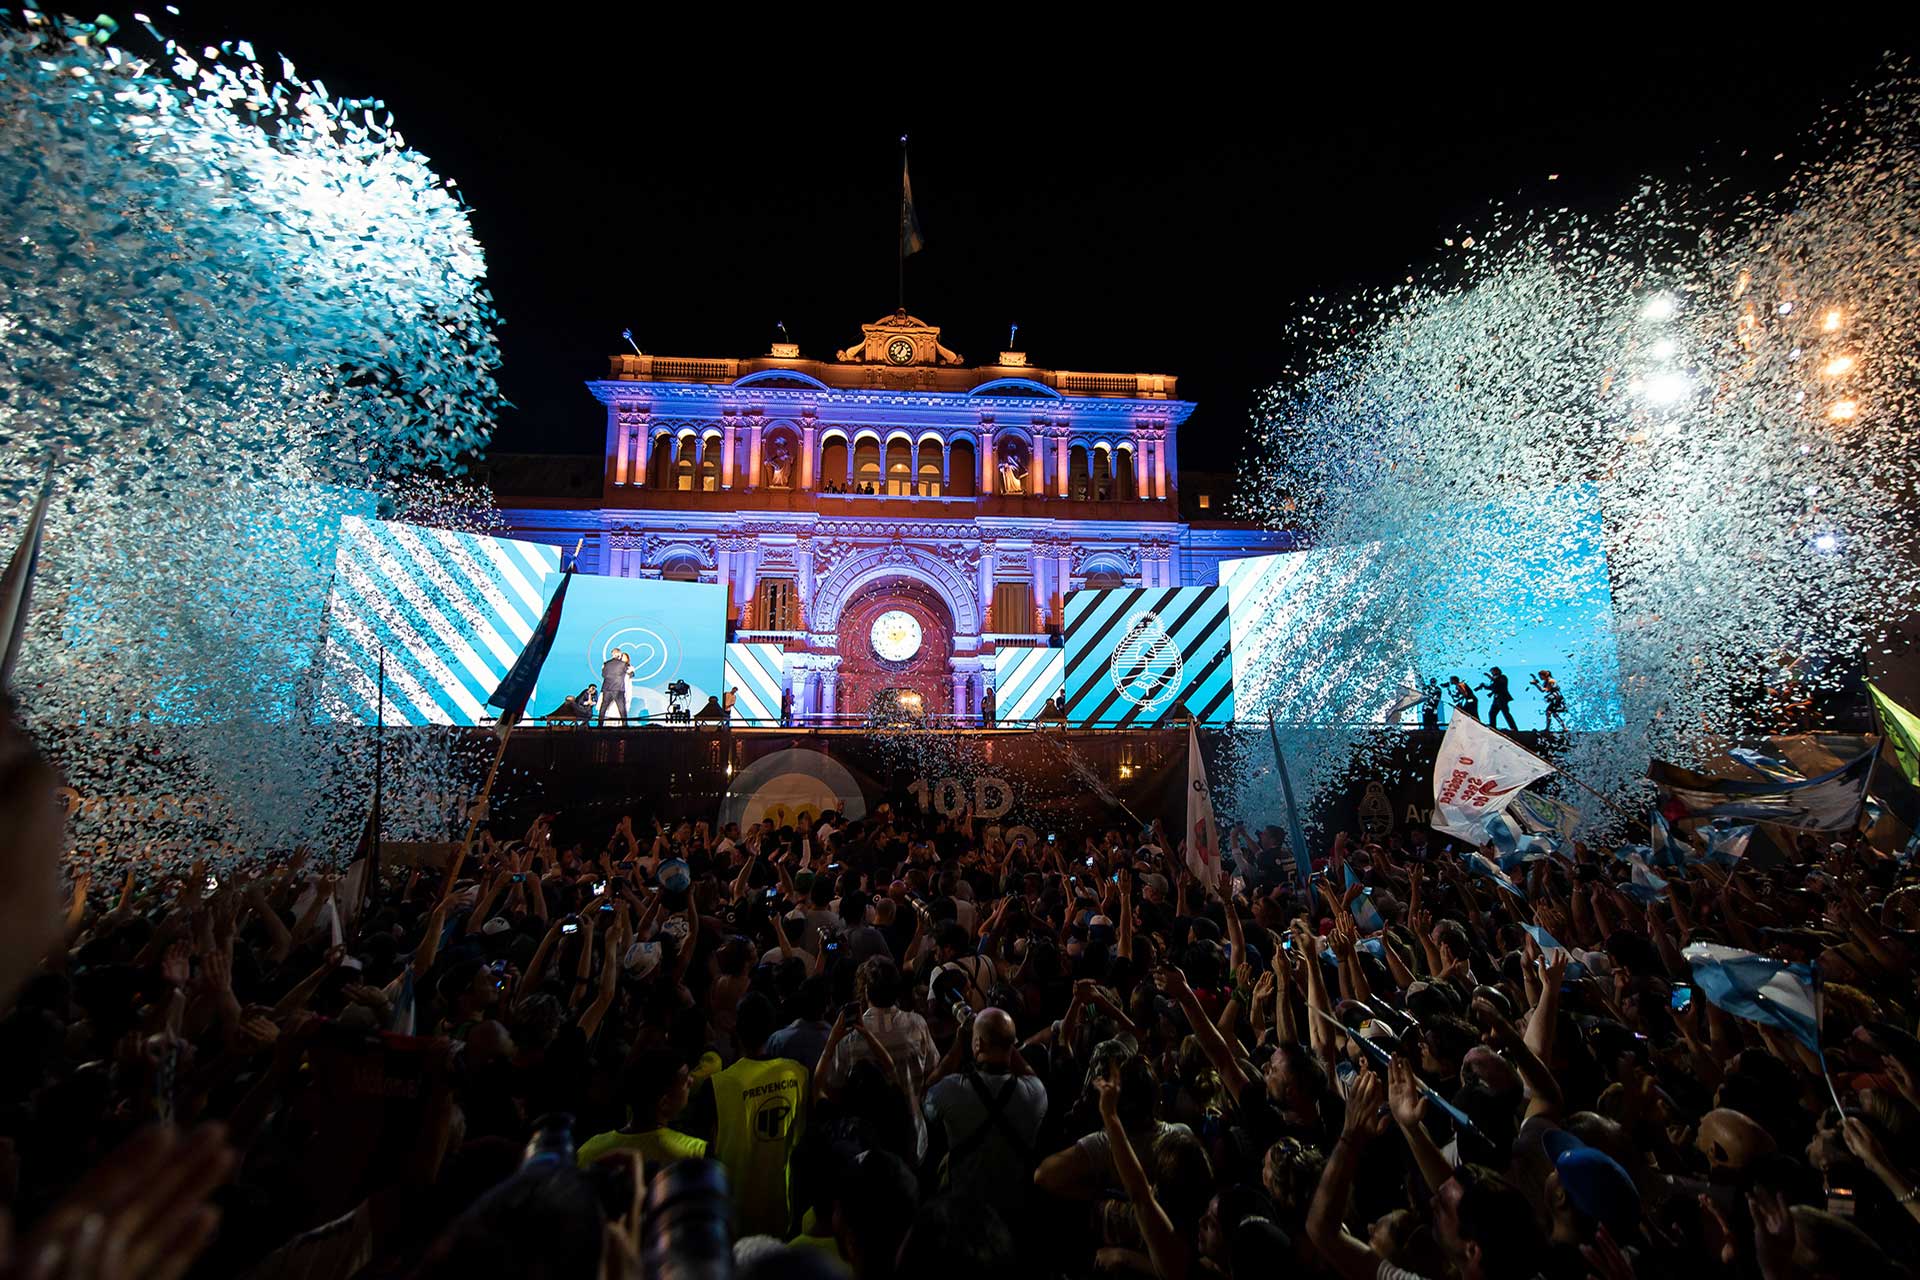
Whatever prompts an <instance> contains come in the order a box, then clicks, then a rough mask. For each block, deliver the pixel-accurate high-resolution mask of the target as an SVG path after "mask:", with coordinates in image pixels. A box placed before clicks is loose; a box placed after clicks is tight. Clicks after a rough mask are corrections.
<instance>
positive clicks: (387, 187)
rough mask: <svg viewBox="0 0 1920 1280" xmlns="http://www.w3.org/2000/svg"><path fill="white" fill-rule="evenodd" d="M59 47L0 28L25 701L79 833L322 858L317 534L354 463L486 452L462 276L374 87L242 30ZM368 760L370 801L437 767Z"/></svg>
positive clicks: (4, 396)
mask: <svg viewBox="0 0 1920 1280" xmlns="http://www.w3.org/2000/svg"><path fill="white" fill-rule="evenodd" d="M78 30H79V29H78V28H75V27H73V26H72V25H71V24H68V25H67V27H66V28H65V29H63V30H56V29H55V24H54V23H53V22H52V21H51V20H49V19H46V18H43V17H40V16H39V15H36V14H32V13H28V14H26V15H25V16H24V17H22V18H21V19H20V20H19V21H18V22H13V21H10V20H8V19H0V175H3V178H4V185H5V189H6V190H7V192H8V207H7V212H6V214H5V221H4V234H3V235H0V496H4V498H5V499H6V500H9V501H11V502H12V503H13V504H15V505H16V507H17V506H18V504H19V502H20V501H21V498H22V496H23V495H24V494H25V493H26V491H27V489H28V488H29V487H30V485H31V482H32V477H33V475H34V474H35V473H36V471H37V470H38V469H39V468H40V467H41V466H42V464H43V460H44V459H45V457H46V456H47V455H48V454H49V452H50V451H51V450H53V449H54V448H56V447H64V449H65V456H66V459H67V461H66V462H65V463H63V465H62V467H61V469H60V472H59V486H60V488H59V499H58V506H57V508H56V510H55V511H54V513H53V514H52V515H51V517H50V519H49V525H48V530H47V537H46V550H45V554H44V556H43V558H42V561H41V566H40V579H41V587H40V594H39V596H38V598H37V600H36V606H37V608H36V614H35V617H34V620H33V624H32V629H31V632H30V634H29V636H28V642H27V647H26V652H25V656H24V659H23V662H22V666H21V669H20V672H19V686H20V687H19V690H18V692H19V694H20V697H21V701H22V706H23V709H24V712H25V714H26V716H27V718H28V719H29V722H30V723H31V724H32V725H33V726H34V728H35V731H36V732H37V733H38V734H39V736H40V737H41V740H42V741H43V742H44V743H46V744H47V745H48V747H49V748H50V749H51V750H52V752H53V754H54V755H55V756H56V757H57V759H58V760H59V762H60V764H61V765H62V767H63V768H64V769H65V770H66V771H67V774H68V776H69V779H70V781H71V782H72V784H73V788H74V792H75V793H77V795H78V796H79V797H80V800H79V806H80V807H79V810H78V812H77V813H76V816H75V822H74V824H73V827H74V834H75V840H76V845H77V847H79V848H82V849H86V850H89V851H98V852H99V853H100V855H101V856H103V857H106V858H109V859H128V858H138V857H141V856H142V855H143V853H144V856H147V857H151V858H171V857H181V856H187V855H189V854H191V853H193V852H198V851H204V850H206V849H207V848H209V847H211V846H210V845H209V842H210V841H219V842H224V846H223V847H222V848H221V849H220V851H222V852H225V853H229V854H237V853H240V852H246V851H255V850H260V849H263V848H275V847H285V846H288V845H291V844H294V843H296V842H301V841H306V842H311V843H314V844H315V845H317V846H320V847H321V848H322V849H323V850H324V851H331V852H335V853H337V852H339V851H341V850H342V849H343V848H350V847H351V843H352V835H353V833H355V832H357V830H358V826H359V823H360V816H361V815H362V814H363V813H364V812H365V805H366V797H367V794H368V791H369V790H370V787H369V778H370V772H371V755H372V742H371V735H370V734H365V733H361V734H357V735H355V734H346V733H340V732H338V731H335V730H333V729H330V728H329V729H325V730H322V729H316V728H315V727H314V726H313V725H312V723H311V716H310V709H311V695H312V680H313V675H314V672H313V670H312V655H313V654H314V652H315V648H316V645H315V641H316V638H317V636H318V635H320V634H321V633H322V631H323V626H322V611H323V609H324V601H325V599H326V593H327V586H328V575H329V573H330V571H331V568H332V554H331V540H332V538H333V535H334V531H335V530H337V527H338V523H339V520H340V518H341V516H342V515H343V514H345V513H347V512H349V511H355V510H361V509H362V508H363V506H364V505H366V503H367V502H369V501H370V499H364V498H363V497H361V496H359V495H357V494H356V492H355V491H356V490H366V489H368V488H372V487H378V486H376V485H375V483H374V478H375V477H377V476H389V475H399V474H408V473H413V472H438V473H453V472H456V471H457V470H458V467H459V460H460V459H461V458H462V457H463V456H466V455H468V454H469V453H470V452H471V451H472V450H474V449H475V448H477V447H478V446H479V445H480V444H482V443H483V442H484V440H485V438H486V436H487V434H488V431H489V429H490V428H489V424H490V422H491V418H492V415H493V413H494V411H495V409H496V407H497V405H498V403H499V396H498V391H497V388H496V386H495V383H494V379H493V372H492V371H493V369H494V367H495V366H496V365H497V363H498V354H497V347H496V344H495V340H494V334H493V329H494V325H495V323H496V319H495V316H494V312H493V307H492V302H491V299H490V298H489V296H488V294H487V291H486V290H485V288H484V287H483V286H482V276H483V274H484V265H485V264H484V258H483V256H482V253H481V249H480V246H479V243H478V242H477V241H476V239H475V238H474V235H473V231H472V227H471V225H470V223H469V219H468V212H467V210H466V208H465V206H464V205H463V204H462V202H461V200H460V198H459V195H458V193H457V192H456V191H454V190H453V189H452V187H451V185H450V184H449V183H448V182H446V181H444V180H443V179H441V178H440V177H438V176H437V175H436V174H434V172H433V171H432V170H431V168H430V167H429V166H428V164H427V161H426V159H425V157H423V156H420V155H419V154H417V153H415V152H413V151H411V150H409V149H408V148H407V146H406V144H405V142H404V140H403V139H402V137H401V136H400V134H399V133H398V132H396V131H395V130H394V129H393V125H392V118H391V116H390V115H388V114H387V113H386V111H385V109H384V107H383V106H382V104H380V103H379V102H377V101H364V100H347V99H340V98H335V97H333V96H332V95H330V94H329V93H328V92H327V90H326V88H325V86H324V85H321V84H319V83H318V82H307V81H303V80H301V79H300V78H298V77H297V76H296V75H295V73H294V70H293V68H292V67H291V66H290V65H287V64H286V63H285V62H284V60H283V61H282V63H281V69H280V71H279V73H278V74H273V73H270V72H268V71H267V70H266V69H264V68H263V67H262V66H261V65H260V64H259V63H258V62H257V61H256V60H255V58H254V55H253V51H252V50H251V49H250V48H248V47H247V46H246V45H245V44H239V45H227V46H222V47H221V48H218V49H213V48H209V49H206V50H203V51H201V52H199V53H193V52H190V51H188V50H186V49H183V48H181V47H179V46H178V45H176V44H175V43H173V42H172V41H169V40H167V39H165V38H164V37H163V36H161V35H160V34H159V33H158V32H153V33H152V34H153V36H154V39H155V40H156V41H157V42H158V44H157V48H156V52H155V54H154V56H153V57H152V58H151V59H142V58H138V57H134V56H131V55H129V54H128V53H126V52H124V51H122V50H120V49H117V48H111V47H101V43H100V40H101V37H103V35H104V34H105V33H104V32H100V31H97V30H92V29H89V30H88V31H86V32H83V33H80V36H81V37H83V38H76V32H78ZM149 30H151V29H149ZM14 524H15V527H18V524H19V517H18V516H16V519H15V521H14ZM390 763H393V764H395V765H396V767H397V768H400V769H402V770H406V771H409V773H410V775H411V780H409V779H408V778H406V777H396V776H395V775H393V774H392V773H390V774H389V777H388V794H389V796H392V795H394V794H395V793H396V789H398V790H399V791H401V792H406V791H408V790H409V789H411V790H413V791H416V792H418V793H421V794H430V793H436V792H442V791H446V790H449V789H452V787H453V786H454V785H456V784H457V778H456V777H455V776H454V774H455V772H457V770H458V769H459V768H460V767H461V766H460V763H459V760H458V756H457V753H456V752H455V751H454V750H453V749H452V747H451V746H447V747H445V748H444V749H442V748H441V747H431V748H430V747H419V748H418V749H414V748H409V749H407V750H404V751H399V752H397V754H396V756H395V757H393V758H390ZM156 797H165V798H166V800H165V802H164V803H161V802H160V801H158V800H156V799H155V798H156Z"/></svg>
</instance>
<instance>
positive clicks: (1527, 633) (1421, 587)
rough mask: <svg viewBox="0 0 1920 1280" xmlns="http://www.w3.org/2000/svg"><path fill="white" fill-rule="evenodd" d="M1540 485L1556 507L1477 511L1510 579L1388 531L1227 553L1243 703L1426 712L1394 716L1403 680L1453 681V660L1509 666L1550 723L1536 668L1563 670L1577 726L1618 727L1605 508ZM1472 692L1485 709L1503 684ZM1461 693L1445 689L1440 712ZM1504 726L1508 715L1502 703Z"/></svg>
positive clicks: (1523, 716)
mask: <svg viewBox="0 0 1920 1280" xmlns="http://www.w3.org/2000/svg"><path fill="white" fill-rule="evenodd" d="M1541 501H1542V502H1552V503H1554V504H1556V505H1555V506H1554V508H1553V510H1552V512H1551V514H1550V516H1549V515H1546V514H1542V513H1541V509H1540V508H1538V507H1535V506H1531V505H1528V504H1522V503H1512V504H1504V505H1501V506H1498V507H1488V508H1485V509H1481V510H1477V511H1474V512H1472V513H1470V515H1471V523H1472V525H1473V527H1474V529H1475V532H1476V533H1477V534H1478V535H1479V536H1482V537H1485V538H1487V539H1489V540H1490V542H1493V543H1494V544H1496V545H1498V546H1499V547H1500V548H1502V554H1503V556H1504V558H1505V561H1506V563H1505V564H1504V565H1503V566H1502V572H1501V574H1500V576H1499V580H1498V582H1497V583H1496V582H1493V581H1491V580H1489V578H1488V577H1487V575H1485V574H1484V573H1482V572H1480V571H1479V570H1478V569H1477V568H1476V567H1475V566H1474V564H1473V561H1472V558H1470V557H1465V556H1463V557H1461V559H1460V560H1459V562H1458V563H1459V566H1460V567H1459V568H1458V569H1457V570H1453V571H1451V572H1449V571H1438V572H1436V571H1435V570H1434V569H1433V568H1432V567H1431V566H1432V564H1433V560H1432V558H1431V557H1428V556H1421V557H1412V558H1401V557H1398V556H1396V555H1395V553H1394V548H1393V546H1392V544H1387V543H1370V544H1367V545H1365V546H1357V547H1347V546H1343V547H1326V548H1318V549H1315V550H1311V551H1295V552H1287V553H1283V554H1280V555H1272V556H1254V557H1250V558H1247V559H1242V560H1227V561H1223V562H1222V563H1221V565H1220V581H1221V585H1222V587H1223V589H1224V590H1225V591H1226V592H1227V594H1228V597H1229V600H1230V604H1229V609H1230V612H1231V613H1232V617H1233V650H1234V667H1235V675H1236V688H1235V696H1236V698H1237V700H1238V702H1239V704H1240V715H1241V716H1242V718H1245V719H1255V720H1263V719H1265V718H1266V717H1267V716H1268V714H1269V713H1271V714H1272V715H1273V717H1274V719H1276V720H1278V721H1279V722H1280V723H1282V724H1299V725H1315V724H1319V725H1332V724H1379V723H1382V722H1385V721H1388V720H1389V719H1390V718H1391V719H1392V720H1393V722H1396V723H1399V724H1403V725H1406V726H1408V727H1417V726H1418V725H1419V724H1420V709H1419V707H1418V706H1414V707H1411V708H1409V709H1407V710H1405V711H1404V712H1402V713H1400V714H1399V715H1397V716H1392V717H1390V716H1389V712H1390V709H1391V708H1393V707H1394V705H1395V704H1396V702H1398V701H1400V694H1401V691H1402V690H1405V689H1412V688H1415V687H1417V686H1418V685H1419V684H1420V683H1422V682H1424V681H1428V680H1432V681H1436V682H1438V683H1440V684H1441V685H1442V686H1443V688H1444V686H1445V685H1446V684H1447V682H1448V681H1449V680H1450V678H1452V677H1454V676H1458V677H1459V678H1460V679H1462V680H1464V681H1465V682H1466V683H1467V684H1468V685H1474V686H1479V685H1488V684H1490V683H1491V680H1490V672H1491V671H1492V669H1493V668H1494V667H1495V666H1499V667H1500V668H1501V669H1502V671H1503V673H1504V674H1505V675H1506V677H1507V683H1508V690H1509V692H1510V693H1511V694H1512V695H1513V709H1512V710H1513V719H1514V723H1515V724H1516V725H1517V726H1518V727H1519V728H1520V729H1522V730H1538V729H1541V728H1542V727H1544V723H1545V713H1546V710H1547V707H1546V702H1545V698H1544V696H1543V694H1542V692H1541V690H1540V689H1539V688H1536V687H1534V686H1533V685H1532V684H1531V683H1530V681H1533V680H1535V679H1537V677H1538V673H1539V672H1541V671H1542V670H1546V671H1551V672H1552V673H1553V675H1554V678H1555V680H1557V681H1558V682H1559V684H1560V687H1561V692H1562V696H1563V697H1564V698H1565V700H1566V704H1567V707H1566V716H1565V719H1566V726H1565V727H1566V728H1569V729H1575V730H1606V729H1615V728H1618V727H1620V725H1621V723H1622V721H1621V712H1620V700H1619V673H1618V672H1619V667H1618V658H1617V654H1616V650H1615V645H1614V639H1613V612H1612V596H1611V593H1610V590H1609V587H1608V580H1607V559H1606V551H1605V548H1604V546H1603V544H1602V541H1601V532H1602V527H1601V522H1600V516H1599V513H1598V510H1597V508H1595V507H1594V506H1593V504H1592V501H1591V495H1589V494H1586V493H1584V492H1583V491H1581V490H1578V489H1568V490H1560V491H1555V492H1554V493H1552V494H1551V495H1547V496H1543V498H1542V499H1541ZM1409 565H1415V566H1420V567H1418V568H1417V569H1410V568H1409V567H1408V566H1409ZM1474 693H1475V696H1476V697H1477V698H1478V699H1479V718H1480V719H1481V720H1482V721H1486V720H1488V719H1489V717H1490V716H1491V715H1492V705H1491V696H1492V695H1491V691H1490V690H1488V689H1485V688H1476V689H1475V690H1474ZM1452 705H1453V701H1452V698H1451V697H1443V698H1442V699H1441V706H1440V716H1439V721H1440V723H1441V724H1443V725H1444V724H1445V723H1447V721H1448V720H1449V719H1450V718H1451V715H1452ZM1499 727H1500V728H1502V729H1505V728H1506V727H1507V722H1506V720H1505V718H1504V717H1503V718H1502V719H1501V721H1500V724H1499ZM1554 727H1555V728H1556V729H1557V728H1559V727H1561V726H1560V724H1559V723H1558V721H1556V723H1555V726H1554Z"/></svg>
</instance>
